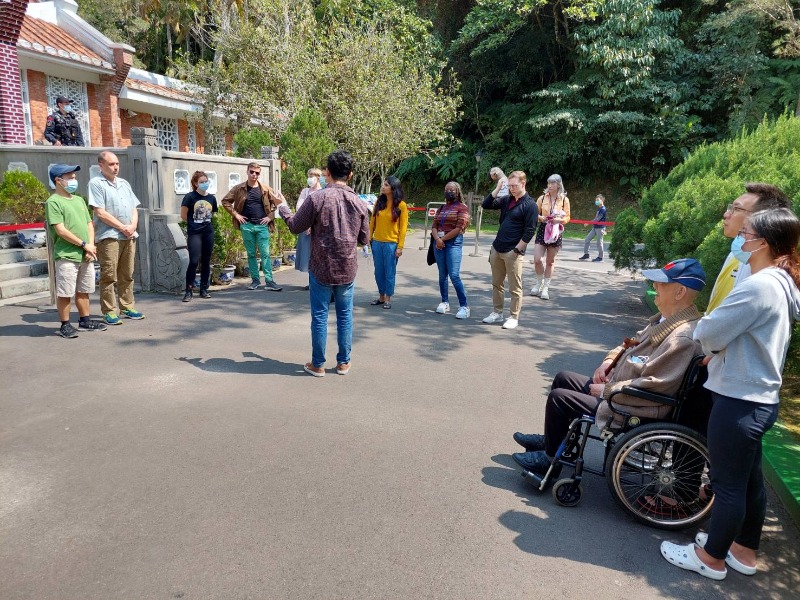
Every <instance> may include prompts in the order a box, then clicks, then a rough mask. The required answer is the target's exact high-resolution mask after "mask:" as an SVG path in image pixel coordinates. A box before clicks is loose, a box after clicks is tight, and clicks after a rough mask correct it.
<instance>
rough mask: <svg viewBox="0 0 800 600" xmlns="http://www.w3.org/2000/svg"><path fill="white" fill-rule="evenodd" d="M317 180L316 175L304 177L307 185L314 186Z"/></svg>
mask: <svg viewBox="0 0 800 600" xmlns="http://www.w3.org/2000/svg"><path fill="white" fill-rule="evenodd" d="M316 182H317V178H316V177H309V178H308V179H306V183H308V187H314V184H315V183H316Z"/></svg>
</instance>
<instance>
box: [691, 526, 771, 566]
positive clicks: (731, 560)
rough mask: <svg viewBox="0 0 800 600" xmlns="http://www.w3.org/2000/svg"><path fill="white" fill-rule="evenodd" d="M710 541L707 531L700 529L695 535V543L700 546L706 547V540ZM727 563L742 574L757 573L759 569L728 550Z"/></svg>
mask: <svg viewBox="0 0 800 600" xmlns="http://www.w3.org/2000/svg"><path fill="white" fill-rule="evenodd" d="M707 541H708V534H707V533H706V532H705V531H698V532H697V535H696V536H694V543H695V544H697V545H698V546H700V547H701V548H705V547H706V542H707ZM725 564H726V565H728V566H729V567H730V568H731V569H733V570H734V571H738V572H739V573H741V574H742V575H755V574H756V572H757V571H758V569H756V568H755V567H749V566H747V565H746V564H744V563H743V562H739V559H737V558H736V557H735V556H734V555H733V554H731V551H730V550H728V554H727V555H726V556H725Z"/></svg>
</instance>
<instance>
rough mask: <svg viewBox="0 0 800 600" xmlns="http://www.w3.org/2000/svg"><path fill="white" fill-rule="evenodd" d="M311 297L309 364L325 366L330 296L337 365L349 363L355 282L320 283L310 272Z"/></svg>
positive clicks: (318, 366) (317, 366)
mask: <svg viewBox="0 0 800 600" xmlns="http://www.w3.org/2000/svg"><path fill="white" fill-rule="evenodd" d="M308 285H309V292H310V295H311V364H313V365H314V366H315V367H316V368H321V367H323V366H325V345H326V343H327V341H328V308H329V307H330V301H331V294H332V295H333V298H334V305H335V306H336V340H337V342H338V343H339V352H337V354H336V362H337V363H340V364H341V363H349V362H350V348H351V346H352V345H353V289H354V288H355V282H354V281H351V282H350V283H343V284H341V285H325V284H324V283H320V282H319V281H318V280H317V278H316V277H314V274H313V273H309V274H308Z"/></svg>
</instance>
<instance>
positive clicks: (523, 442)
mask: <svg viewBox="0 0 800 600" xmlns="http://www.w3.org/2000/svg"><path fill="white" fill-rule="evenodd" d="M514 441H515V442H517V443H518V444H519V445H520V446H522V447H523V448H525V450H526V451H527V452H537V451H539V450H544V448H545V444H544V436H543V435H541V434H538V433H520V432H519V431H518V432H516V433H515V434H514Z"/></svg>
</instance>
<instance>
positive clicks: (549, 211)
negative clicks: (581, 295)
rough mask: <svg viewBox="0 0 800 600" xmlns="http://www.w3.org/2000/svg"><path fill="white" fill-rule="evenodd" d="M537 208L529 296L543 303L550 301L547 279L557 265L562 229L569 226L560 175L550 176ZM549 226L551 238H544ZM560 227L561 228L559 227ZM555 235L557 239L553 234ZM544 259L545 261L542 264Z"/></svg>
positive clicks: (566, 201)
mask: <svg viewBox="0 0 800 600" xmlns="http://www.w3.org/2000/svg"><path fill="white" fill-rule="evenodd" d="M536 204H537V205H538V206H539V228H538V229H537V230H536V238H535V242H536V243H535V245H534V247H533V266H534V267H535V268H536V277H535V279H534V280H533V287H532V288H531V296H539V297H540V298H541V299H542V300H549V299H550V290H549V288H550V278H551V277H552V276H553V269H554V268H555V264H556V255H557V254H558V251H559V250H560V249H561V233H560V232H559V230H560V231H563V225H566V224H567V223H569V198H567V192H566V190H565V189H564V182H563V181H562V180H561V175H550V177H548V178H547V187H546V188H545V190H544V192H543V193H542V195H541V196H539V199H538V200H537V201H536ZM548 224H550V225H551V227H550V232H551V233H552V234H553V235H552V236H551V237H547V236H546V235H545V233H546V230H547V226H548ZM559 226H561V227H559ZM556 233H558V235H557V237H556V236H555V234H556ZM545 257H547V260H546V262H545V260H544V259H545Z"/></svg>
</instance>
